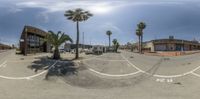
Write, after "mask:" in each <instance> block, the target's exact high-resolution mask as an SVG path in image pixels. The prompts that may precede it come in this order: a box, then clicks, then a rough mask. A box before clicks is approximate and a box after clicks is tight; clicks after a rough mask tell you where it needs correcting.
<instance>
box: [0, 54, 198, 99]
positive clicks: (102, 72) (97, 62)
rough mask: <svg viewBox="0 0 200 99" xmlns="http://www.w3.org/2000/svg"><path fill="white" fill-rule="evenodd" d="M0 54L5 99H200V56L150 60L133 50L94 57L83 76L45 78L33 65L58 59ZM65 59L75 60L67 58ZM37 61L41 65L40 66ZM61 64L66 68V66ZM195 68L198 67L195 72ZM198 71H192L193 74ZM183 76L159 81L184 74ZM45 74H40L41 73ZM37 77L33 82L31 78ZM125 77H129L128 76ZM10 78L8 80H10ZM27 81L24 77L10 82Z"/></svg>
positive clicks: (0, 86) (84, 67) (0, 94)
mask: <svg viewBox="0 0 200 99" xmlns="http://www.w3.org/2000/svg"><path fill="white" fill-rule="evenodd" d="M44 56H46V54H36V55H30V56H21V55H15V54H14V51H8V52H6V53H2V54H0V57H1V59H0V64H3V63H4V62H5V61H6V63H5V64H3V65H2V67H0V89H1V90H0V98H1V99H16V98H18V99H61V98H62V99H80V97H81V99H198V97H199V96H200V95H199V92H200V84H199V83H200V77H198V76H197V75H194V74H192V72H194V73H196V74H198V73H200V72H199V69H198V68H197V67H198V66H199V61H198V60H199V59H200V55H199V54H194V55H188V56H179V57H158V56H145V55H139V54H135V53H131V52H125V51H122V53H107V54H104V55H101V56H94V57H93V56H91V57H88V58H86V59H85V60H80V61H77V62H80V63H83V64H82V65H81V69H80V70H79V71H78V75H70V76H62V77H59V76H53V77H51V78H50V79H49V80H44V77H45V74H46V72H45V70H43V69H41V70H38V71H37V72H35V70H32V69H30V68H28V67H29V66H33V65H41V64H42V65H44V66H46V65H49V66H51V65H53V64H54V63H55V61H44V62H40V63H39V64H38V61H40V59H41V58H40V57H44ZM63 56H66V57H67V56H70V55H68V53H67V54H65V55H63ZM36 63H37V64H36ZM54 65H55V66H59V65H64V64H61V63H59V62H58V63H56V64H54ZM195 68H197V69H196V70H195V71H192V70H194V69H195ZM191 71H192V72H191ZM187 72H189V74H187V75H182V76H179V77H157V76H156V75H161V76H170V75H179V74H184V73H187ZM37 74H39V75H37ZM32 75H37V76H34V77H32V78H30V79H28V77H31V76H32ZM123 75H124V76H123ZM2 76H4V77H7V78H4V77H2ZM9 77H13V78H20V77H27V78H24V79H10V78H9Z"/></svg>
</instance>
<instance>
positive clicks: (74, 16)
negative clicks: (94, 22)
mask: <svg viewBox="0 0 200 99" xmlns="http://www.w3.org/2000/svg"><path fill="white" fill-rule="evenodd" d="M64 16H65V17H67V19H68V20H72V21H73V22H76V28H77V39H76V57H75V58H76V59H78V58H79V51H78V48H79V22H82V21H86V20H88V19H89V18H90V17H91V16H93V15H92V14H91V13H90V12H89V11H84V10H83V9H80V8H77V9H75V10H68V11H65V14H64Z"/></svg>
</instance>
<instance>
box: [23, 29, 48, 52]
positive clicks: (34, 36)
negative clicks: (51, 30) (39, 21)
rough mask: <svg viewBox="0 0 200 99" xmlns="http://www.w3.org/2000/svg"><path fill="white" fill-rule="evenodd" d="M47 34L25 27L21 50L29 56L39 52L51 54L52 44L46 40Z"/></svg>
mask: <svg viewBox="0 0 200 99" xmlns="http://www.w3.org/2000/svg"><path fill="white" fill-rule="evenodd" d="M46 35H47V33H46V32H45V31H43V30H40V29H38V28H35V27H31V26H25V27H24V29H23V31H22V34H21V38H20V50H21V51H22V54H24V55H27V54H31V53H38V52H50V49H51V47H50V44H49V43H48V42H46V41H44V39H45V38H46Z"/></svg>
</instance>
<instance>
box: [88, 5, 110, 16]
mask: <svg viewBox="0 0 200 99" xmlns="http://www.w3.org/2000/svg"><path fill="white" fill-rule="evenodd" d="M89 10H90V11H91V12H92V13H96V14H105V13H108V12H110V11H111V10H112V7H110V6H108V5H97V6H93V7H90V8H89Z"/></svg>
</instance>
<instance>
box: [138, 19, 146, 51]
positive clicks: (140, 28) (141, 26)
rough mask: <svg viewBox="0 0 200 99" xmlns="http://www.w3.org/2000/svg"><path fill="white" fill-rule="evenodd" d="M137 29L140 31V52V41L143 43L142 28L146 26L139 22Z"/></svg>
mask: <svg viewBox="0 0 200 99" xmlns="http://www.w3.org/2000/svg"><path fill="white" fill-rule="evenodd" d="M137 27H138V29H139V31H140V33H139V34H140V38H141V39H140V53H142V43H143V30H144V29H145V28H146V24H145V23H144V22H140V23H139V24H138V25H137Z"/></svg>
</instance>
